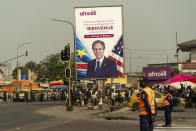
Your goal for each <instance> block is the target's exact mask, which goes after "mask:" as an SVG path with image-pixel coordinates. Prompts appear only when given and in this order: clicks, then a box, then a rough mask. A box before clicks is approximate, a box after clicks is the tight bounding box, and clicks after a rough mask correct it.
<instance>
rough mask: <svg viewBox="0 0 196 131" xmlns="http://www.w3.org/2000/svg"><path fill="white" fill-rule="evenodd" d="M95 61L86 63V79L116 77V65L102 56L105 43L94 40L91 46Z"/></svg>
mask: <svg viewBox="0 0 196 131" xmlns="http://www.w3.org/2000/svg"><path fill="white" fill-rule="evenodd" d="M92 50H93V53H94V55H95V59H93V60H91V61H90V62H88V67H87V78H113V77H118V72H117V66H116V63H115V62H114V61H112V60H110V59H108V58H106V57H105V56H104V51H105V43H104V42H103V41H101V40H96V41H94V42H93V44H92Z"/></svg>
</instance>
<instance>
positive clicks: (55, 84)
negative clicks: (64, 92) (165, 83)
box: [51, 83, 64, 86]
mask: <svg viewBox="0 0 196 131" xmlns="http://www.w3.org/2000/svg"><path fill="white" fill-rule="evenodd" d="M51 85H52V86H57V85H64V83H51Z"/></svg>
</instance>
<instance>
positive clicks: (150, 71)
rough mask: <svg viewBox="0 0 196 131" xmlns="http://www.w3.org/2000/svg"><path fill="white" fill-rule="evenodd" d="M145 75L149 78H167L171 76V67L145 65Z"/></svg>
mask: <svg viewBox="0 0 196 131" xmlns="http://www.w3.org/2000/svg"><path fill="white" fill-rule="evenodd" d="M143 75H144V76H145V77H146V78H147V79H149V80H167V79H169V78H171V67H169V66H165V67H144V68H143Z"/></svg>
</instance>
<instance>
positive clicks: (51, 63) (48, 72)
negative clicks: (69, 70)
mask: <svg viewBox="0 0 196 131" xmlns="http://www.w3.org/2000/svg"><path fill="white" fill-rule="evenodd" d="M37 70H38V71H37V81H53V80H59V79H63V78H64V72H65V65H64V64H63V63H62V62H61V61H60V54H59V53H57V54H54V55H53V54H52V55H49V56H47V57H46V58H45V59H44V60H42V61H40V65H39V67H38V68H37Z"/></svg>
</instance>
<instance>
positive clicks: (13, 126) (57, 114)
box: [0, 103, 196, 131]
mask: <svg viewBox="0 0 196 131" xmlns="http://www.w3.org/2000/svg"><path fill="white" fill-rule="evenodd" d="M106 109H107V108H105V109H104V108H103V110H106ZM126 110H127V109H126V108H124V109H122V110H119V111H116V112H111V113H108V114H110V115H113V116H115V115H119V114H120V116H121V117H122V116H127V115H129V117H130V118H133V119H129V120H105V119H99V118H97V115H95V114H97V113H98V114H100V110H98V109H97V110H92V111H89V110H87V107H82V108H80V107H74V111H73V112H67V111H66V108H65V106H64V104H63V103H31V104H26V103H14V104H0V116H1V117H0V131H4V130H5V131H27V130H28V131H45V130H47V131H53V130H56V131H61V130H63V131H64V130H68V131H78V130H80V131H92V130H93V131H100V130H102V131H109V130H112V131H130V130H133V131H139V120H138V119H137V117H138V113H137V112H130V111H126ZM193 112H194V113H195V109H188V110H187V111H186V112H182V113H173V116H176V117H177V116H178V117H179V118H182V119H179V118H178V120H175V119H174V120H173V122H172V127H170V128H162V127H161V125H162V124H163V123H164V121H163V120H158V121H157V122H156V123H155V125H156V127H155V129H154V130H155V131H176V130H179V131H195V130H196V127H195V126H194V125H195V124H196V123H195V115H194V116H192V117H191V114H192V115H193V114H194V113H193ZM123 113H124V114H123ZM101 115H103V114H101ZM101 115H100V116H101ZM103 116H104V115H103ZM129 117H128V118H129ZM188 118H191V119H190V120H189V119H188ZM194 123H195V124H194Z"/></svg>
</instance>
